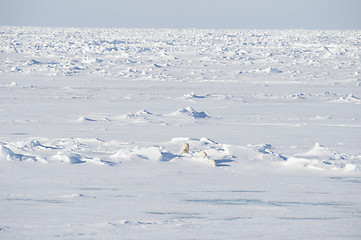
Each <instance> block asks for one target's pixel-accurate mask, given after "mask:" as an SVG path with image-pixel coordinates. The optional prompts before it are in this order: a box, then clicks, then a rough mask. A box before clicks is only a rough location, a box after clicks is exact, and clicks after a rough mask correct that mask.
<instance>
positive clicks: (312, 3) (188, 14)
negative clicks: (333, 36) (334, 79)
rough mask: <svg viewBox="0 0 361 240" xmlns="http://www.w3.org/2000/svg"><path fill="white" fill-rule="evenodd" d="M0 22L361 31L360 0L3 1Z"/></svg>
mask: <svg viewBox="0 0 361 240" xmlns="http://www.w3.org/2000/svg"><path fill="white" fill-rule="evenodd" d="M0 25H1V26H61V27H137V28H138V27H154V28H193V27H194V28H238V29H244V28H248V29H249V28H251V29H254V28H258V29H284V28H305V29H359V30H361V0H247V1H246V0H0Z"/></svg>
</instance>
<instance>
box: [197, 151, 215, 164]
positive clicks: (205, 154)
mask: <svg viewBox="0 0 361 240" xmlns="http://www.w3.org/2000/svg"><path fill="white" fill-rule="evenodd" d="M197 152H198V153H199V154H200V155H201V157H202V158H205V159H207V160H208V163H209V164H210V165H211V166H213V167H215V166H216V161H214V160H213V159H210V158H209V157H208V155H207V153H206V152H205V151H203V150H198V151H197Z"/></svg>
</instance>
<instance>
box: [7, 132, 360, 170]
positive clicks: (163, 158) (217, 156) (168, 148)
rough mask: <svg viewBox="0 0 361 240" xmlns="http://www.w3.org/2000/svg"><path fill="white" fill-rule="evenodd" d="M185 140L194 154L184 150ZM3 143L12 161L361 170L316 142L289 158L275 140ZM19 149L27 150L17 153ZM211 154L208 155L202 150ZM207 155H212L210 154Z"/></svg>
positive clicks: (347, 157) (356, 163)
mask: <svg viewBox="0 0 361 240" xmlns="http://www.w3.org/2000/svg"><path fill="white" fill-rule="evenodd" d="M184 143H188V144H189V152H188V153H183V154H181V148H182V146H183V144H184ZM7 144H8V146H11V149H10V148H9V147H7V146H4V144H0V160H1V161H9V162H26V161H29V162H42V163H66V164H70V165H73V164H95V165H108V166H115V165H120V166H122V165H124V164H142V162H153V163H156V162H168V163H171V164H175V165H174V166H175V167H176V166H178V165H179V166H182V167H186V166H187V165H189V166H191V165H194V164H195V165H200V166H207V167H209V166H210V164H209V162H208V159H210V160H213V161H214V162H215V165H216V167H227V168H230V169H233V170H235V171H237V170H244V169H273V170H277V169H284V170H286V171H288V170H290V169H310V170H311V169H312V170H321V171H326V172H342V173H345V172H346V173H354V172H360V171H361V164H360V160H361V159H360V156H358V155H348V154H343V153H339V152H337V151H335V150H332V149H330V148H328V147H325V146H322V145H321V144H319V143H316V144H315V145H314V147H313V148H311V149H310V150H309V151H307V152H304V153H299V154H295V155H291V156H286V155H285V154H283V153H281V151H280V149H282V148H277V147H275V146H273V145H272V144H268V143H266V144H249V145H246V146H240V145H229V144H224V143H220V142H216V141H214V140H212V139H209V138H207V137H201V138H190V137H178V138H172V139H171V140H170V141H166V142H161V143H157V144H149V143H147V142H135V143H134V142H132V143H129V142H118V141H103V140H99V139H82V138H76V139H46V138H42V139H41V143H40V140H39V139H38V138H32V139H30V140H28V141H18V142H9V143H7ZM14 151H16V152H19V153H21V154H17V153H15V152H14ZM200 152H201V153H203V152H204V153H205V154H203V155H202V154H200ZM204 156H206V157H204Z"/></svg>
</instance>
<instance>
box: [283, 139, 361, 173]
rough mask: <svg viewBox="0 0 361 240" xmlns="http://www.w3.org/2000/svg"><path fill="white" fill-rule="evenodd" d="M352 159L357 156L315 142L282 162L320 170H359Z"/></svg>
mask: <svg viewBox="0 0 361 240" xmlns="http://www.w3.org/2000/svg"><path fill="white" fill-rule="evenodd" d="M352 160H357V157H355V156H347V155H346V154H341V153H338V152H336V151H334V150H332V149H330V148H327V147H325V146H322V145H320V144H319V143H316V144H315V146H314V147H313V148H312V149H311V150H309V151H308V152H306V153H303V154H297V155H295V156H292V157H289V158H288V159H287V161H286V162H285V163H284V164H285V165H287V166H293V167H306V168H309V169H315V170H321V171H326V170H332V171H335V170H343V171H359V170H361V168H360V166H359V164H357V163H356V161H355V162H353V161H352Z"/></svg>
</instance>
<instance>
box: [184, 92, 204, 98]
mask: <svg viewBox="0 0 361 240" xmlns="http://www.w3.org/2000/svg"><path fill="white" fill-rule="evenodd" d="M208 96H210V95H209V94H205V95H197V94H195V93H194V92H191V93H188V94H184V99H191V98H206V97H208Z"/></svg>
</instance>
